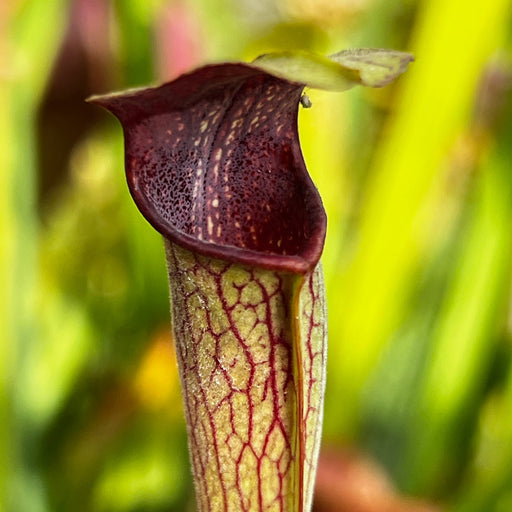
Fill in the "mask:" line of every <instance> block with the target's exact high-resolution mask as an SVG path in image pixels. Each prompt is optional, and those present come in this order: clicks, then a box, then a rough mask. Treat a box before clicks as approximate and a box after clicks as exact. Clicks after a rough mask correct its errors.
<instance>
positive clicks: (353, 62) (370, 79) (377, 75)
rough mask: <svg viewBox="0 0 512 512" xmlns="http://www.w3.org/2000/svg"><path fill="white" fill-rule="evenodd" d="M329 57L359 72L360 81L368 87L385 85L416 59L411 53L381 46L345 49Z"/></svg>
mask: <svg viewBox="0 0 512 512" xmlns="http://www.w3.org/2000/svg"><path fill="white" fill-rule="evenodd" d="M329 58H330V59H331V60H333V61H334V62H337V63H339V64H340V65H341V66H343V67H344V68H346V69H350V70H352V71H357V72H359V83H360V84H361V85H366V86H367V87H384V86H385V85H387V84H389V83H390V82H392V81H393V80H394V79H395V78H396V77H398V76H400V75H401V74H402V73H404V72H405V71H406V70H407V66H408V65H409V63H410V62H413V61H414V55H412V54H411V53H406V52H398V51H396V50H384V49H381V48H356V49H352V50H343V51H341V52H338V53H335V54H334V55H330V56H329Z"/></svg>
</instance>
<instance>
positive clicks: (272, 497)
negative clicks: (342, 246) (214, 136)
mask: <svg viewBox="0 0 512 512" xmlns="http://www.w3.org/2000/svg"><path fill="white" fill-rule="evenodd" d="M166 248H167V251H166V252H167V260H168V268H169V281H170V283H171V302H172V314H173V320H174V321H173V325H174V331H175V339H176V345H177V351H178V360H179V363H180V364H179V367H180V377H181V383H182V389H183V398H184V405H185V411H186V415H187V425H188V435H189V446H190V453H191V459H192V466H193V471H194V476H195V483H196V494H197V500H198V506H199V510H200V511H226V512H239V511H240V512H252V511H273V512H274V511H275V512H278V511H282V512H284V511H298V510H309V509H310V507H311V499H312V490H313V486H314V477H315V467H316V461H317V457H318V449H319V444H320V430H321V417H322V398H323V391H324V382H325V375H324V371H325V357H326V332H325V301H324V294H323V282H322V272H321V269H320V267H317V269H316V270H315V271H314V272H312V273H310V274H308V275H307V276H306V277H305V278H304V281H303V283H304V284H303V286H302V287H301V289H300V290H299V291H298V293H300V295H299V304H300V305H299V307H300V311H299V312H294V311H293V307H294V306H293V304H294V302H295V301H294V293H295V292H294V290H295V283H296V282H297V280H300V279H301V278H299V277H297V276H295V275H292V274H290V273H284V272H275V271H268V270H262V269H255V268H249V267H244V266H240V265H237V264H229V263H226V262H223V261H220V260H212V259H210V258H205V257H202V256H198V255H195V254H193V253H191V252H189V251H187V250H185V249H182V248H180V247H178V246H176V245H172V244H169V243H168V244H167V245H166ZM297 314H299V315H300V316H301V317H302V318H303V320H304V321H302V322H301V323H300V331H301V332H300V336H299V340H295V341H294V336H293V321H294V316H295V315H297ZM297 341H299V346H298V347H296V345H295V344H296V343H297ZM297 349H298V350H299V351H300V357H299V358H298V357H297V355H296V353H295V351H296V350H297ZM298 361H301V362H302V367H300V368H299V367H297V363H298ZM301 404H302V407H301ZM299 418H300V420H299V421H298V419H299ZM300 424H302V425H300ZM302 457H303V458H304V460H303V461H302V460H301V458H302ZM301 475H302V480H303V481H302V482H301V481H299V480H300V479H301ZM300 489H302V495H301V494H300Z"/></svg>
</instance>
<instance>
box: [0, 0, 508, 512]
mask: <svg viewBox="0 0 512 512" xmlns="http://www.w3.org/2000/svg"><path fill="white" fill-rule="evenodd" d="M511 4H512V2H510V1H509V0H488V1H483V0H478V1H477V0H422V1H421V0H420V1H416V0H318V1H314V0H260V1H256V0H187V1H185V0H117V1H108V0H25V1H24V0H7V1H4V2H1V3H0V177H1V182H0V248H1V250H0V333H1V334H0V336H1V344H0V493H1V494H0V510H2V511H5V512H47V511H48V512H50V511H56V512H60V511H70V510H73V511H75V512H86V511H87V512H88V511H91V512H107V511H108V512H110V511H112V512H142V511H144V512H157V511H192V510H193V509H194V508H193V507H194V502H193V492H192V483H191V476H190V470H189V463H188V454H187V449H186V437H185V432H184V422H183V419H182V412H181V403H180V400H181V399H180V395H179V383H178V380H177V373H176V368H175V362H174V355H173V354H174V353H173V349H172V343H171V336H170V325H169V313H168V291H167V281H166V272H165V266H164V255H163V248H162V244H161V240H160V238H159V236H158V235H157V234H156V233H155V232H154V231H153V229H152V228H151V227H150V226H149V225H148V224H147V223H146V222H145V221H144V219H143V218H142V217H141V216H140V214H139V213H138V211H137V210H136V208H135V206H134V205H133V204H132V202H131V199H130V197H129V194H128V190H127V187H126V185H125V183H124V170H123V148H122V135H121V130H120V128H119V126H118V124H117V123H116V121H115V120H114V119H113V118H112V117H110V116H108V115H107V114H105V113H104V112H102V111H100V110H99V109H97V108H95V107H93V106H91V105H88V104H86V103H84V99H85V98H86V97H87V96H88V95H89V94H92V93H101V92H107V91H110V90H113V89H122V88H126V87H133V86H139V85H144V84H147V83H156V82H159V81H164V80H167V79H171V78H173V77H175V76H176V75H177V74H179V73H181V72H183V71H185V70H188V69H190V68H193V67H195V66H198V65H200V64H203V63H206V62H214V61H222V60H240V59H242V60H250V59H252V58H254V57H255V56H257V55H258V54H261V53H264V52H267V51H270V50H278V49H283V48H286V49H295V48H304V49H310V50H314V51H316V52H319V53H322V54H328V53H332V52H335V51H337V50H340V49H343V48H346V47H362V46H366V47H367V46H373V47H389V48H394V49H399V50H407V51H412V52H413V53H414V54H415V56H416V62H415V63H414V64H412V65H411V66H410V70H409V71H408V72H407V73H406V74H405V75H404V76H403V77H401V78H400V79H399V80H398V81H397V82H396V83H395V84H393V85H392V86H388V87H387V88H385V89H382V90H365V89H362V88H355V89H353V90H351V91H348V92H345V93H342V94H333V93H321V92H318V91H309V96H310V98H311V100H312V102H313V108H312V109H310V110H304V109H301V113H300V129H301V140H302V144H303V151H304V155H305V158H306V161H307V164H308V167H309V169H310V171H311V174H312V175H313V178H314V180H315V182H316V183H317V186H318V187H319V189H320V192H321V194H322V196H323V199H324V203H325V206H326V209H327V212H328V216H329V229H328V238H327V244H326V248H325V253H324V258H323V261H324V266H325V273H326V281H327V283H326V284H327V289H328V302H329V329H330V338H329V364H328V386H327V396H326V408H325V421H324V441H325V442H324V446H325V448H324V451H323V456H322V462H321V465H320V470H319V471H320V472H319V480H318V489H319V491H318V498H317V503H316V505H315V510H318V511H320V510H331V511H336V510H340V511H341V510H351V511H357V512H359V511H362V512H364V511H373V512H380V511H387V512H397V511H399V510H404V511H407V510H416V508H413V507H416V506H421V504H420V503H419V501H418V500H421V502H422V505H423V506H425V507H426V508H425V510H427V509H428V510H431V508H430V506H431V505H432V504H435V505H436V506H438V507H439V508H440V509H441V510H447V511H454V512H455V511H456V512H508V511H511V510H512V364H511V348H512V345H511V341H512V339H511V330H512V308H511V300H510V299H511V264H512V258H511V243H512V40H511V30H510V28H511V17H510V14H511ZM347 454H350V455H348V456H347ZM361 457H362V460H363V461H364V462H363V463H362V464H359V463H358V462H356V463H354V464H355V468H356V469H355V470H354V464H353V461H354V460H356V461H358V460H360V458H361ZM347 460H349V461H352V462H348V463H347ZM326 461H327V462H326ZM333 461H334V463H333ZM336 461H337V462H338V463H339V464H338V465H336V464H337V462H336ZM347 464H348V466H347ZM351 464H352V465H351ZM377 465H378V467H379V468H380V469H377ZM361 467H362V468H366V469H361ZM333 468H334V469H333ZM336 468H337V469H336ZM347 468H348V469H347ZM358 468H359V470H361V471H360V473H357V469H358ZM354 471H355V472H356V473H357V475H359V477H361V478H359V480H357V478H358V477H355V476H354V474H355V473H354ZM361 475H362V476H361ZM384 475H386V476H385V477H384ZM329 478H331V480H328V479H329ZM383 478H386V479H388V480H386V481H385V482H384V483H382V481H381V480H382V479H383ZM379 479H380V480H379ZM352 481H353V482H352ZM376 481H378V482H380V484H382V485H381V487H382V486H383V487H384V488H385V489H387V491H386V490H385V491H384V492H381V491H382V489H381V488H380V487H378V485H380V484H376V483H375V482H376ZM351 482H352V483H353V484H352V483H351ZM386 482H387V483H386ZM390 482H392V483H390ZM372 485H373V487H372ZM376 485H377V487H375V486H376ZM391 486H394V487H395V490H394V489H392V487H391ZM331 491H332V492H335V493H336V492H338V491H339V493H341V494H338V495H337V497H334V498H332V497H331V498H329V492H331ZM343 493H345V494H343ZM351 493H352V494H351ZM379 493H380V494H379ZM365 496H366V497H369V498H368V499H367V500H366V502H365V501H364V500H365V499H366V498H365ZM390 496H391V497H390ZM405 496H408V497H413V496H414V497H416V498H415V501H411V500H412V498H411V500H409V499H407V500H406V498H405ZM329 499H331V501H330V502H329ZM351 499H353V504H352V505H350V504H347V503H350V500H351ZM333 500H334V501H333ZM336 500H337V501H336ZM389 500H391V502H393V503H394V505H393V504H391V505H390V501H389ZM393 500H394V501H393ZM404 500H405V501H404ZM322 503H324V505H323V506H324V508H322ZM325 503H331V505H325ZM332 503H338V505H333V504H332ZM365 503H366V505H365ZM358 506H360V507H362V508H357V507H358ZM365 506H366V508H364V507H365ZM402 506H404V507H405V508H400V507H402ZM326 507H327V508H326ZM372 507H373V508H372ZM386 507H388V508H386Z"/></svg>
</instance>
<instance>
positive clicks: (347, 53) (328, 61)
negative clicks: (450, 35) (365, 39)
mask: <svg viewBox="0 0 512 512" xmlns="http://www.w3.org/2000/svg"><path fill="white" fill-rule="evenodd" d="M413 60H414V56H413V55H412V54H410V53H405V52H399V51H395V50H384V49H374V48H359V49H352V50H343V51H341V52H339V53H336V54H334V55H331V56H330V57H322V56H320V55H315V54H313V53H308V52H301V51H300V52H299V51H293V52H292V51H287V52H276V53H268V54H266V55H262V56H260V57H258V58H256V59H255V60H254V61H253V65H255V66H256V67H258V68H259V69H263V70H264V71H266V72H267V73H270V74H272V75H275V76H277V77H279V78H283V79H285V80H289V81H290V82H296V83H300V84H304V85H308V86H309V87H314V88H316V89H325V90H328V91H344V90H346V89H350V88H351V87H353V86H354V85H358V84H360V85H365V86H368V87H383V86H385V85H387V84H389V83H390V82H392V81H393V80H394V79H395V78H396V77H398V76H399V75H401V74H402V73H403V72H404V71H405V70H406V69H407V66H408V64H409V62H412V61H413Z"/></svg>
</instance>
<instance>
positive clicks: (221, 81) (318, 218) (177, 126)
mask: <svg viewBox="0 0 512 512" xmlns="http://www.w3.org/2000/svg"><path fill="white" fill-rule="evenodd" d="M302 89H303V86H302V85H300V84H296V83H293V82H288V81H286V80H283V79H280V78H276V77H274V76H272V75H269V74H267V73H265V72H262V71H261V70H258V69H255V68H253V67H251V66H248V65H244V64H229V65H226V64H224V65H222V66H206V67H204V68H201V69H199V70H196V71H194V72H193V73H190V74H187V75H183V76H182V77H180V78H178V79H177V80H175V81H174V82H171V83H169V84H165V85H163V86H160V87H157V88H152V89H145V90H142V91H135V92H131V93H130V92H129V93H127V94H125V95H115V96H111V97H103V98H100V99H99V100H97V102H98V103H99V104H100V105H102V106H105V107H106V108H107V109H109V110H111V111H112V112H113V113H114V114H115V115H116V116H117V117H118V118H119V119H120V120H121V122H122V124H123V128H124V131H125V156H126V172H127V179H128V184H129V187H130V191H131V193H132V196H133V198H134V200H135V202H136V203H137V205H138V207H139V209H140V210H141V212H142V213H143V215H144V216H145V217H146V218H147V220H148V221H149V222H150V223H151V224H152V225H153V226H154V227H155V228H156V229H157V230H158V231H159V232H160V233H161V234H162V235H163V236H164V237H166V238H167V239H168V240H170V241H171V242H174V243H176V244H179V245H181V246H183V247H185V248H187V249H189V250H191V251H194V252H197V253H199V254H203V255H205V256H210V257H214V258H219V259H224V260H229V261H234V262H239V263H241V264H248V265H257V266H260V267H263V268H270V269H275V270H283V271H289V272H293V273H305V272H307V271H308V270H310V269H312V268H314V267H315V266H316V264H317V262H318V260H319V259H320V255H321V252H322V249H323V244H324V240H325V231H326V217H325V212H324V209H323V206H322V202H321V199H320V196H319V194H318V192H317V190H316V188H315V186H314V185H313V183H312V181H311V179H310V177H309V174H308V172H307V170H306V167H305V163H304V159H303V157H302V153H301V150H300V143H299V137H298V131H297V109H298V105H299V101H300V96H301V93H302Z"/></svg>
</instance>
